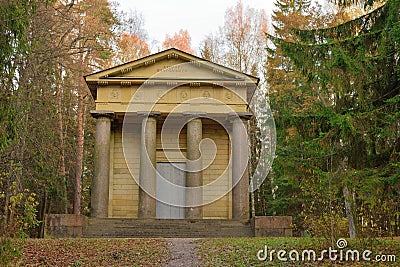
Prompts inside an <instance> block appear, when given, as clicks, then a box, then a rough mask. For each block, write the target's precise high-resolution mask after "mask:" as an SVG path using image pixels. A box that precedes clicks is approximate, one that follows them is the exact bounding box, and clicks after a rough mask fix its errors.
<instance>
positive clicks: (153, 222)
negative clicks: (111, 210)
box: [83, 218, 253, 238]
mask: <svg viewBox="0 0 400 267" xmlns="http://www.w3.org/2000/svg"><path fill="white" fill-rule="evenodd" d="M83 235H84V237H176V238H178V237H199V238H200V237H251V236H253V231H252V230H251V227H250V225H249V224H248V223H242V222H240V221H235V220H186V219H182V220H177V219H165V220H163V219H119V218H95V219H89V222H88V225H87V226H86V228H85V229H84V233H83Z"/></svg>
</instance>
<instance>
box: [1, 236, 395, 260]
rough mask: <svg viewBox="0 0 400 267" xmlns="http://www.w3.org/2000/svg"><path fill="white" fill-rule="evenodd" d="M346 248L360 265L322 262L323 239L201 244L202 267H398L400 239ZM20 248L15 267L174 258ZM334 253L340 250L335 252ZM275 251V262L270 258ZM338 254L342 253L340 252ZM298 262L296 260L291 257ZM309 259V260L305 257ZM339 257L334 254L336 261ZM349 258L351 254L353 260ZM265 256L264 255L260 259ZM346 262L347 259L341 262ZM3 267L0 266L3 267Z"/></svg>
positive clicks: (140, 245)
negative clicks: (379, 258)
mask: <svg viewBox="0 0 400 267" xmlns="http://www.w3.org/2000/svg"><path fill="white" fill-rule="evenodd" d="M347 242H348V244H347V246H346V247H344V248H343V249H342V251H344V252H343V253H344V254H343V255H346V254H345V253H346V251H347V250H357V251H359V252H360V259H361V260H360V261H359V262H357V261H345V260H342V261H340V260H339V257H340V254H339V253H340V252H338V253H337V254H336V255H337V257H338V259H337V260H336V261H332V260H330V259H329V255H328V254H327V253H326V254H324V259H323V260H322V261H318V258H319V257H320V256H321V252H322V251H323V250H324V249H326V250H328V249H329V246H330V244H329V243H328V242H327V241H326V240H325V239H317V238H283V237H279V238H278V237H277V238H272V237H270V238H217V239H200V240H198V241H197V243H198V245H199V249H198V254H199V255H200V257H201V260H202V266H213V267H214V266H400V264H399V263H400V238H399V237H397V238H393V239H391V238H386V239H369V240H361V239H347ZM13 243H14V245H17V246H19V251H20V252H19V254H20V256H19V257H17V258H15V259H14V261H13V264H12V266H165V265H166V264H167V263H168V262H169V260H170V258H171V254H170V251H169V246H168V244H167V240H166V239H27V240H24V241H21V240H14V241H13ZM265 246H267V252H268V253H267V256H268V257H267V258H266V260H265V261H260V260H259V259H258V257H257V253H258V252H259V251H260V250H265ZM332 249H338V248H337V247H336V244H335V246H334V247H333V248H332ZM272 250H275V252H274V253H273V260H272V261H270V259H269V256H270V253H271V252H272ZM279 250H285V251H286V254H285V255H282V257H283V258H285V257H286V258H287V259H288V261H286V262H284V261H281V260H279V259H278V255H277V253H278V252H277V251H279ZM292 250H297V251H298V252H299V254H300V255H299V257H300V260H299V261H290V259H289V253H290V251H292ZM303 250H314V251H315V252H316V259H317V260H315V261H310V260H307V258H306V260H305V261H302V260H301V257H302V256H301V255H302V254H301V253H302V251H303ZM365 250H370V251H371V252H372V254H370V255H367V256H368V257H369V258H371V261H370V262H368V261H364V260H362V253H363V252H364V251H365ZM339 251H340V250H339ZM378 254H379V255H386V256H387V255H395V256H396V262H393V259H391V260H392V261H391V262H389V259H388V261H387V262H376V261H373V260H374V259H375V256H376V255H378ZM290 255H292V256H295V255H296V254H290ZM307 255H308V254H306V257H308V256H307ZM334 255H335V254H333V256H334ZM349 255H350V256H349V258H350V257H351V254H349ZM260 256H261V257H262V256H264V251H262V253H261V254H260ZM343 257H345V256H343ZM1 265H2V264H1V263H0V266H1Z"/></svg>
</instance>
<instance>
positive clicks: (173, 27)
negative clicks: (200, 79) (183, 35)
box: [116, 0, 275, 52]
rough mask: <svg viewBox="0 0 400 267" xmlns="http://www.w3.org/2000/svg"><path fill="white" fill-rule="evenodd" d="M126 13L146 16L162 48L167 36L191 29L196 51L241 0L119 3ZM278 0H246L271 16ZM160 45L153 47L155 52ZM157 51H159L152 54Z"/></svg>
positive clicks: (124, 0)
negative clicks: (132, 12)
mask: <svg viewBox="0 0 400 267" xmlns="http://www.w3.org/2000/svg"><path fill="white" fill-rule="evenodd" d="M116 2H118V3H119V4H120V9H122V10H124V11H128V10H129V9H131V10H137V11H138V12H140V13H142V15H143V17H144V20H145V23H144V26H145V29H146V31H147V33H148V35H149V38H150V41H151V40H156V41H157V42H158V47H161V44H162V42H163V41H164V39H165V35H166V34H169V35H173V34H174V33H175V32H178V31H179V30H180V29H186V30H188V32H189V34H190V36H191V38H192V48H194V50H198V46H199V43H200V42H201V41H202V40H203V39H204V37H205V36H206V35H207V34H209V33H215V32H216V31H217V30H218V27H219V26H222V25H223V24H224V17H225V11H226V9H227V8H228V7H232V6H235V4H236V3H237V2H238V0H116ZM274 2H275V0H242V3H243V5H244V6H250V7H253V8H256V9H264V10H265V11H266V13H267V14H271V12H272V9H273V7H274V4H273V3H274ZM154 49H157V45H155V46H154V45H153V50H154ZM152 52H157V51H152Z"/></svg>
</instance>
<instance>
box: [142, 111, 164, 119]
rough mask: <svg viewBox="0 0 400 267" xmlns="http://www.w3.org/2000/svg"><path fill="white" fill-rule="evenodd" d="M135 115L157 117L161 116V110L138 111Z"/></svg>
mask: <svg viewBox="0 0 400 267" xmlns="http://www.w3.org/2000/svg"><path fill="white" fill-rule="evenodd" d="M137 115H138V116H141V117H153V118H157V117H160V116H161V112H159V111H138V112H137Z"/></svg>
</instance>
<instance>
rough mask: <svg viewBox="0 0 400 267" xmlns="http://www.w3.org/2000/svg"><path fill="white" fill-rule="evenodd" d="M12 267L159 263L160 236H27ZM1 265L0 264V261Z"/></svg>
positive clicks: (162, 259) (163, 245)
mask: <svg viewBox="0 0 400 267" xmlns="http://www.w3.org/2000/svg"><path fill="white" fill-rule="evenodd" d="M17 242H18V243H19V245H20V247H21V248H20V256H21V257H20V258H19V259H15V261H14V262H13V265H15V266H59V267H61V266H163V265H165V263H166V262H168V261H169V258H170V253H169V247H168V244H167V242H166V240H164V239H27V240H25V241H24V242H21V241H17ZM0 265H1V264H0Z"/></svg>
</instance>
